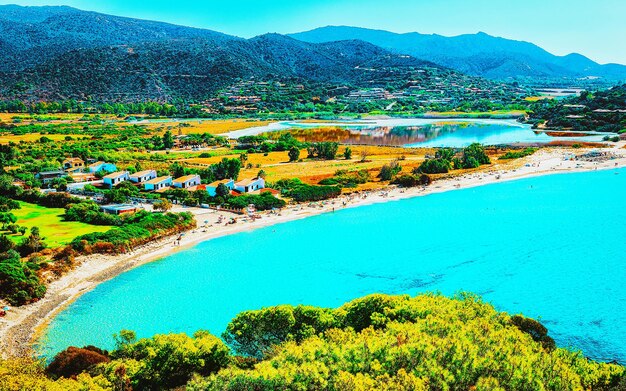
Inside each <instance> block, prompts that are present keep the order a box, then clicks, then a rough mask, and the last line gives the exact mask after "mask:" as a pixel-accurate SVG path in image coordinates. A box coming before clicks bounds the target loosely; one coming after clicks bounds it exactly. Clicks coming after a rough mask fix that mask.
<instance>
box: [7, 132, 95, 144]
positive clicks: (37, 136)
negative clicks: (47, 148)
mask: <svg viewBox="0 0 626 391" xmlns="http://www.w3.org/2000/svg"><path fill="white" fill-rule="evenodd" d="M43 136H45V137H47V138H49V139H51V140H54V141H63V140H65V137H66V136H71V137H84V136H85V135H76V134H40V133H31V134H23V135H19V136H14V135H12V134H6V133H5V134H0V144H8V143H9V142H14V143H19V142H20V141H37V140H39V139H40V138H41V137H43Z"/></svg>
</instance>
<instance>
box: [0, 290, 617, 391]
mask: <svg viewBox="0 0 626 391" xmlns="http://www.w3.org/2000/svg"><path fill="white" fill-rule="evenodd" d="M222 339H223V340H224V341H225V342H226V344H227V345H226V344H224V342H222V341H221V340H219V339H218V338H216V337H214V336H212V335H210V334H209V333H208V332H205V331H199V332H197V333H195V334H194V336H193V337H188V336H186V335H184V334H169V335H156V336H154V337H152V338H146V339H141V340H137V339H136V336H135V334H134V333H133V332H130V331H123V332H121V333H120V334H119V335H118V336H116V341H117V343H116V347H115V349H114V350H113V351H111V352H105V351H102V350H100V349H98V348H94V347H85V348H83V349H78V348H75V347H70V348H68V349H67V350H65V351H63V352H61V353H59V354H58V355H57V356H56V357H55V359H54V360H53V361H52V363H51V364H50V365H49V366H48V370H47V372H48V374H49V375H50V376H51V377H53V378H58V377H60V376H63V377H64V378H75V379H76V380H75V382H77V383H79V382H80V383H83V384H85V383H90V384H100V385H106V386H108V387H110V388H114V387H115V389H130V388H131V387H132V388H133V389H170V388H176V387H182V386H185V385H186V389H188V390H194V391H200V390H259V391H264V390H268V391H269V390H277V389H282V390H366V389H376V390H389V391H392V390H424V391H426V390H474V389H475V390H526V389H528V390H535V389H546V390H578V389H587V390H602V391H618V390H623V389H624V388H623V387H624V386H625V385H626V371H625V368H624V367H622V366H619V365H616V364H609V363H599V362H594V361H591V360H588V359H586V358H585V357H583V355H582V354H581V353H579V352H572V351H569V350H566V349H562V348H557V347H555V346H554V341H553V340H552V339H551V338H550V337H549V336H548V333H547V330H546V328H545V327H544V326H543V325H541V324H540V323H539V322H537V321H535V320H533V319H529V318H525V317H523V316H520V315H516V316H513V317H511V316H509V315H508V314H506V313H502V312H498V311H496V310H495V309H494V308H493V306H491V305H489V304H486V303H484V302H482V301H481V300H480V299H479V298H477V297H476V296H474V295H471V294H459V295H457V296H455V297H454V298H451V299H450V298H446V297H443V296H440V295H436V294H426V295H421V296H417V297H410V296H408V295H403V296H387V295H371V296H366V297H364V298H360V299H356V300H353V301H351V302H349V303H346V304H344V305H343V306H341V307H339V308H337V309H330V308H319V307H313V306H303V305H299V306H291V305H280V306H275V307H269V308H264V309H262V310H255V311H245V312H242V313H240V314H239V315H237V316H236V317H235V318H234V319H233V320H232V321H231V322H230V323H229V324H228V326H227V329H226V331H225V332H224V333H223V335H222ZM229 347H230V348H229ZM231 349H232V351H231ZM0 365H4V366H7V365H8V364H7V363H2V362H0ZM11 371H15V372H18V375H19V374H20V373H21V372H20V371H19V370H17V369H11ZM4 373H6V372H4ZM34 373H35V374H36V376H38V377H40V378H41V377H43V376H42V373H41V372H39V373H37V372H36V371H34ZM2 374H3V371H0V377H1V376H3V375H2ZM0 380H2V379H1V378H0ZM26 380H28V379H26ZM31 381H32V380H31ZM41 381H51V380H48V379H46V378H45V377H44V380H41ZM57 381H60V382H63V381H66V380H65V379H63V378H61V379H59V380H57ZM26 384H30V383H26ZM95 389H98V388H95Z"/></svg>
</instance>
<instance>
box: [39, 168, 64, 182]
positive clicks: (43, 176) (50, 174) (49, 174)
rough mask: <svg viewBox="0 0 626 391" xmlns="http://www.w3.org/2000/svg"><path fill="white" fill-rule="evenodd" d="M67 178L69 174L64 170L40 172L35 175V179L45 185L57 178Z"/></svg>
mask: <svg viewBox="0 0 626 391" xmlns="http://www.w3.org/2000/svg"><path fill="white" fill-rule="evenodd" d="M66 176H67V173H66V172H65V171H64V170H52V171H42V172H39V173H37V175H35V178H37V179H39V180H40V181H41V182H43V183H44V184H48V183H50V182H51V181H52V180H54V179H56V178H64V177H66Z"/></svg>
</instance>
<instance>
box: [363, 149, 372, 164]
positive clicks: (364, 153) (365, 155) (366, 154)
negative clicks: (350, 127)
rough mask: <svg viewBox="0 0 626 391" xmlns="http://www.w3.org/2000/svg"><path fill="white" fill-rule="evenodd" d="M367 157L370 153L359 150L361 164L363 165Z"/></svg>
mask: <svg viewBox="0 0 626 391" xmlns="http://www.w3.org/2000/svg"><path fill="white" fill-rule="evenodd" d="M369 155H370V151H369V150H368V149H367V148H363V149H362V150H361V163H365V162H366V161H367V158H368V157H369Z"/></svg>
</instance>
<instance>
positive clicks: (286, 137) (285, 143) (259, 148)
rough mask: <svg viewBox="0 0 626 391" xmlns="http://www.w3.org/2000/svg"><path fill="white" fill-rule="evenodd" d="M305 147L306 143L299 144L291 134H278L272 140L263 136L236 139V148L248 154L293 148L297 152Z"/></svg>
mask: <svg viewBox="0 0 626 391" xmlns="http://www.w3.org/2000/svg"><path fill="white" fill-rule="evenodd" d="M306 145H307V144H306V143H301V142H299V141H298V140H297V139H296V138H295V137H293V135H292V134H291V133H289V132H282V133H279V134H278V137H277V138H272V139H270V138H269V137H267V136H263V135H255V136H243V137H240V138H239V139H237V146H236V148H237V149H242V150H246V151H248V152H250V153H259V152H263V153H267V152H274V151H278V152H282V151H290V150H291V149H294V148H296V149H298V150H299V149H301V148H304V147H306ZM296 160H297V159H296Z"/></svg>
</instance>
